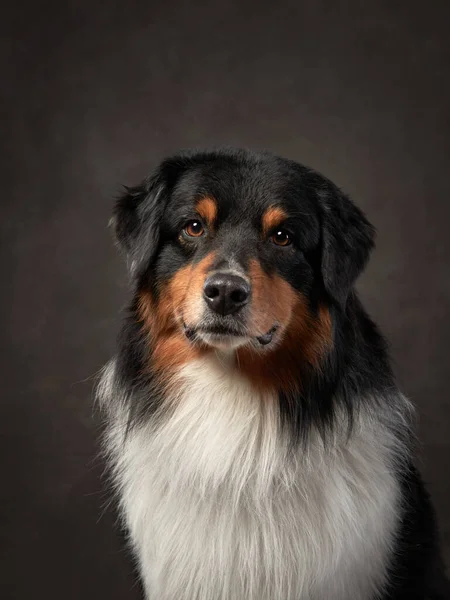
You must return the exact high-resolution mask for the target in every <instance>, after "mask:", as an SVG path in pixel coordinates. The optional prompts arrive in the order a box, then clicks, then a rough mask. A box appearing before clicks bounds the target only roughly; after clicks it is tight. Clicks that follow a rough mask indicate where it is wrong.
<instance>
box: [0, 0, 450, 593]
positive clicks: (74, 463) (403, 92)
mask: <svg viewBox="0 0 450 600" xmlns="http://www.w3.org/2000/svg"><path fill="white" fill-rule="evenodd" d="M7 4H8V5H7ZM449 11H450V7H449V5H448V2H438V1H435V2H428V3H423V2H418V1H414V0H409V1H407V0H404V1H403V2H392V1H391V0H385V1H384V2H383V1H374V2H361V1H358V0H350V1H346V2H336V1H335V0H310V1H302V0H295V1H292V2H290V1H287V0H278V1H269V0H268V1H263V0H259V1H258V0H253V1H249V0H240V1H231V2H227V1H225V0H222V1H220V2H217V1H215V0H201V1H197V0H191V1H190V2H188V1H185V2H182V1H181V0H178V1H166V2H162V1H161V2H152V1H149V0H147V1H145V2H144V1H140V2H139V1H128V2H117V1H114V0H109V1H108V2H106V1H105V2H97V1H95V0H91V1H90V2H83V1H79V2H75V1H73V0H71V1H68V2H62V1H54V2H49V1H45V0H42V1H40V2H31V1H23V2H18V1H16V2H9V3H4V5H3V7H2V16H1V27H2V29H3V32H2V36H1V40H2V41H1V44H2V48H1V52H0V61H1V62H2V63H4V64H3V65H2V66H3V68H2V71H1V73H2V77H1V100H2V107H1V112H0V114H1V131H0V137H1V139H2V141H5V142H6V145H5V146H4V147H3V149H2V152H1V163H0V165H1V170H2V176H1V196H2V213H1V220H0V227H1V244H2V247H3V252H2V261H1V273H2V282H3V285H2V286H1V289H2V293H1V294H0V299H1V302H2V309H1V317H2V319H3V320H4V324H3V326H2V333H4V342H5V345H4V350H3V354H2V362H1V367H2V373H1V391H2V394H1V396H2V399H1V408H0V410H1V412H0V433H1V437H0V444H1V446H0V468H1V481H2V483H1V486H0V495H1V496H0V500H1V505H0V507H1V510H0V516H1V519H2V521H3V523H2V525H1V529H0V531H1V534H0V536H1V540H2V541H1V550H2V557H1V561H0V596H1V597H2V598H4V599H5V600H6V599H16V598H17V599H19V600H22V599H23V600H25V599H28V598H45V599H46V600H61V599H62V598H64V599H65V600H72V599H74V600H75V599H76V600H79V599H83V600H94V599H95V600H99V599H100V598H105V599H106V598H107V599H108V600H119V599H120V600H125V599H137V598H138V597H139V588H138V586H137V585H136V583H135V577H134V575H133V571H132V565H131V562H130V561H129V559H128V558H127V554H126V553H125V551H124V549H123V546H122V543H121V540H120V538H119V536H118V534H117V532H116V531H115V530H114V519H115V516H114V511H112V510H111V509H110V508H108V506H107V497H106V496H105V495H104V494H103V493H102V491H101V489H102V487H101V486H102V484H101V481H100V477H101V473H102V468H103V467H102V463H101V460H98V459H96V453H97V452H98V447H97V445H96V437H97V433H98V430H97V427H98V426H96V425H94V422H93V420H92V416H91V411H92V398H91V388H92V375H93V374H95V373H96V372H97V370H98V369H99V368H100V366H101V365H102V363H104V362H105V361H106V360H107V358H108V357H109V356H110V355H111V353H112V350H113V346H114V337H115V334H116V331H117V319H116V315H117V313H118V310H119V308H120V307H121V306H122V305H123V303H124V300H125V298H126V289H125V270H124V266H123V264H122V262H121V259H120V258H119V256H118V255H117V253H116V251H115V249H114V247H113V244H112V241H111V239H110V236H109V233H108V231H107V229H106V225H107V222H108V218H109V214H110V210H111V205H112V199H113V197H114V196H115V195H116V194H117V192H118V190H119V186H120V184H122V183H125V184H133V183H135V182H137V181H138V180H139V179H140V178H142V177H143V176H145V175H146V174H147V173H148V171H149V170H150V169H151V168H152V167H153V166H154V165H155V163H156V161H158V160H159V159H160V158H161V157H162V156H163V155H164V154H166V153H167V152H171V151H173V150H176V149H178V148H180V147H188V146H204V145H212V144H214V145H217V144H223V143H226V144H237V145H246V146H251V147H259V148H261V147H262V148H267V149H271V150H273V151H275V152H277V153H280V154H283V155H285V156H288V157H291V158H294V159H298V160H300V161H302V162H305V163H306V164H308V165H310V166H313V167H315V168H316V169H318V170H320V171H323V172H324V173H325V174H327V175H328V176H329V177H331V178H332V179H333V180H335V181H336V183H338V184H339V185H340V186H341V187H343V188H344V189H345V190H346V191H347V192H348V193H349V194H350V195H351V196H352V197H353V198H354V199H355V200H356V201H357V203H359V205H360V206H361V207H362V208H363V209H364V210H365V211H366V212H367V214H368V216H369V217H370V219H371V220H372V221H373V222H374V224H375V225H376V226H377V228H378V230H379V236H378V247H377V250H376V252H375V254H374V255H373V258H372V261H371V263H370V266H369V268H368V269H367V272H366V274H365V275H364V276H363V277H362V279H361V282H360V289H361V293H362V295H363V297H364V299H365V301H366V304H367V306H368V308H369V309H370V312H371V313H372V315H373V316H374V317H375V318H376V320H377V321H378V322H379V323H380V325H381V326H382V328H383V330H384V332H385V333H386V334H387V336H388V337H389V339H390V341H391V343H392V354H393V356H394V359H395V368H396V373H397V375H398V378H399V381H400V383H401V386H402V387H403V389H404V391H405V392H406V394H408V395H409V396H410V397H411V398H412V399H413V400H414V402H415V403H416V404H417V406H418V409H419V416H420V438H421V441H422V443H423V473H424V475H425V478H426V480H427V481H428V483H429V488H430V490H431V492H432V495H433V498H434V501H435V504H436V507H437V509H438V514H439V519H440V524H441V528H442V537H443V543H444V546H445V552H446V559H447V561H449V560H450V502H449V498H450V477H449V471H450V469H449V456H450V441H449V428H450V403H449V395H448V387H449V382H448V377H449V370H450V369H449V351H448V348H449V342H450V325H449V322H450V319H449V316H450V315H449V295H450V274H449V271H450V269H449V263H450V260H449V259H450V232H449V225H450V219H449V217H450V206H449V202H450V200H449V192H450V182H449V173H448V171H449V169H448V163H449V158H450V120H449V114H450V113H449V108H450V83H449V79H450V73H449V71H450V67H449V65H450V42H449V36H448V23H449V17H450V15H449Z"/></svg>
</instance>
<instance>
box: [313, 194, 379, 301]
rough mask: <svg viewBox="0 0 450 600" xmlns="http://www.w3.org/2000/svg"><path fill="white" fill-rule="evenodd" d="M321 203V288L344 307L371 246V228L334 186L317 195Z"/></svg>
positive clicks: (361, 213) (372, 232)
mask: <svg viewBox="0 0 450 600" xmlns="http://www.w3.org/2000/svg"><path fill="white" fill-rule="evenodd" d="M319 200H320V204H321V206H322V259H321V269H322V277H323V282H324V285H325V289H326V291H327V292H328V294H329V296H330V297H331V298H332V299H333V300H334V302H335V303H336V304H337V305H338V306H340V307H341V308H342V309H344V308H345V304H346V301H347V297H348V294H349V292H350V290H351V288H352V286H353V284H354V283H355V280H356V278H357V277H358V275H359V274H360V273H361V271H362V270H363V269H364V267H365V265H366V263H367V261H368V258H369V254H370V251H371V250H372V248H373V246H374V240H375V228H374V227H373V226H372V225H371V224H370V223H369V221H368V220H367V219H366V217H365V216H364V213H363V212H362V211H361V210H360V209H359V208H357V207H356V206H355V205H354V204H353V202H352V201H351V200H350V199H349V198H348V197H347V196H346V195H345V194H343V193H342V192H341V191H340V190H339V189H338V188H336V187H335V186H330V187H329V188H328V189H327V190H326V191H325V190H322V191H321V192H320V194H319Z"/></svg>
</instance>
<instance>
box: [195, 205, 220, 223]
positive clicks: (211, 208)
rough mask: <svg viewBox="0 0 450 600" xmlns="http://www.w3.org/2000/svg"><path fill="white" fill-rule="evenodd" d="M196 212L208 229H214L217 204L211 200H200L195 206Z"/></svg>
mask: <svg viewBox="0 0 450 600" xmlns="http://www.w3.org/2000/svg"><path fill="white" fill-rule="evenodd" d="M195 208H196V210H197V212H198V214H199V215H200V216H201V218H202V219H203V220H204V221H205V222H206V224H207V225H208V227H210V228H211V229H214V224H215V222H216V218H217V204H216V201H215V200H213V199H212V198H202V199H201V200H200V201H199V202H198V203H197V205H196V207H195Z"/></svg>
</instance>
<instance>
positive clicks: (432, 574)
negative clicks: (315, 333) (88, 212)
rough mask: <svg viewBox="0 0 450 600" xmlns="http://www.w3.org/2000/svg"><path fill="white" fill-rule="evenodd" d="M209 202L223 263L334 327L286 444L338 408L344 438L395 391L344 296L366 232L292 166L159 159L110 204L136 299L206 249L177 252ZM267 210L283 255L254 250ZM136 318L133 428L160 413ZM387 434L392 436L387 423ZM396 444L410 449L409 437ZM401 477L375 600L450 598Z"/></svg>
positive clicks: (131, 361)
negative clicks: (293, 298)
mask: <svg viewBox="0 0 450 600" xmlns="http://www.w3.org/2000/svg"><path fill="white" fill-rule="evenodd" d="M206 194H207V195H211V196H213V197H214V198H216V199H217V200H218V205H219V214H218V219H219V222H221V223H223V227H222V229H221V234H220V235H219V236H218V237H217V238H216V239H215V240H214V244H216V247H217V248H218V249H219V250H220V252H219V255H220V256H227V253H228V252H229V250H230V249H231V248H232V249H233V252H235V253H236V254H237V255H238V256H239V260H240V262H241V264H243V265H245V264H246V263H247V261H248V260H249V256H250V254H251V252H253V253H255V252H256V253H257V254H258V258H259V260H260V263H261V265H262V266H263V268H264V269H266V270H267V271H268V272H271V271H276V272H277V273H278V274H280V275H281V276H282V277H283V278H285V279H286V280H287V281H288V282H289V283H290V284H291V285H292V286H293V287H294V288H295V289H296V290H299V291H301V292H302V293H303V294H304V295H305V296H306V297H307V298H308V300H309V303H310V308H311V311H313V312H314V311H315V310H317V309H318V306H319V303H320V302H321V303H324V302H325V303H326V305H327V306H328V308H329V311H330V314H331V316H332V323H333V340H334V344H333V348H332V350H331V351H330V352H329V353H328V354H327V356H325V357H324V359H323V363H322V364H321V365H320V368H319V369H318V368H317V367H316V368H313V367H312V366H311V365H308V364H305V365H299V377H301V380H302V383H303V386H302V390H303V391H302V394H301V395H300V394H297V395H289V394H285V393H284V394H282V393H280V413H281V418H282V420H283V422H284V424H285V426H286V427H287V428H289V430H290V431H291V433H292V440H293V443H297V441H298V440H303V442H304V443H307V435H308V431H309V429H310V428H311V426H315V427H318V428H319V429H320V430H322V431H323V432H324V433H326V431H327V430H329V429H330V428H331V427H332V425H333V417H334V415H335V412H336V410H337V408H338V407H337V405H336V403H337V402H339V408H340V409H343V410H345V412H346V414H347V415H348V423H349V429H350V428H351V424H352V416H353V414H354V412H355V411H357V410H358V408H359V406H358V403H359V402H362V401H368V400H361V399H363V398H371V399H372V400H371V401H372V402H375V400H373V398H382V399H386V398H388V397H390V396H392V394H390V392H392V391H393V390H394V391H395V390H396V384H395V381H394V376H393V373H392V371H391V368H390V364H389V358H388V355H387V349H386V343H385V341H384V339H383V337H382V336H381V334H380V333H379V331H378V329H377V327H376V325H375V324H374V323H373V322H372V320H371V319H370V318H369V317H368V315H367V314H366V312H365V311H364V309H363V307H362V306H361V304H360V302H359V300H358V297H357V295H356V293H355V291H354V289H353V284H354V282H355V280H356V278H357V277H358V275H359V274H360V273H361V271H362V270H363V268H364V266H365V264H366V262H367V260H368V257H369V254H370V251H371V249H372V247H373V245H374V229H373V227H372V226H371V225H370V224H369V222H368V221H367V219H366V218H365V216H364V215H363V213H362V212H361V211H360V210H359V209H358V208H356V207H355V206H354V205H353V203H352V202H351V201H350V200H349V199H348V198H347V196H345V195H344V194H343V193H342V192H341V191H340V190H339V189H338V188H337V187H336V186H335V185H334V184H333V183H331V182H330V181H329V180H327V179H326V178H324V177H322V176H321V175H319V174H318V173H316V172H315V171H312V170H311V169H308V168H306V167H304V166H301V165H299V164H297V163H295V162H292V161H289V160H285V159H281V158H278V157H274V156H272V155H270V154H266V153H252V152H249V151H244V150H232V149H226V150H218V151H212V152H187V153H184V154H180V155H178V156H175V157H173V158H169V159H167V160H165V161H164V162H163V163H162V164H161V166H160V167H159V169H158V170H157V171H156V172H155V173H154V174H153V175H152V176H151V177H150V178H148V179H146V180H145V181H144V182H143V183H142V184H141V185H139V186H137V187H134V188H129V189H127V190H126V192H125V194H124V195H123V196H122V197H121V198H120V200H119V201H118V203H117V205H116V209H115V213H114V217H113V224H114V229H115V234H116V238H117V241H118V243H119V245H120V247H121V248H122V249H123V250H124V252H125V253H126V254H127V257H128V260H129V265H130V271H131V276H132V281H133V286H134V289H135V290H137V289H140V288H141V287H146V286H147V287H148V286H150V287H151V289H152V292H153V294H154V295H155V296H157V295H158V293H159V284H160V283H161V282H162V281H163V280H164V279H166V278H169V277H171V276H172V275H173V274H174V273H175V272H176V271H177V270H179V269H180V268H181V267H182V266H183V265H184V264H186V263H187V261H199V260H201V258H202V257H203V256H205V255H206V253H207V252H208V251H209V250H210V247H209V246H207V245H206V244H207V242H205V243H204V244H205V245H204V246H202V245H201V244H200V245H198V246H197V247H196V249H195V252H194V251H192V250H188V249H186V248H182V247H180V244H179V243H178V241H177V236H178V233H179V231H180V229H181V228H182V227H183V225H184V223H185V222H186V220H188V219H189V218H190V217H191V215H192V208H193V205H194V202H195V201H196V200H197V199H199V198H201V197H202V196H204V195H206ZM273 203H278V204H281V205H282V206H286V207H287V209H288V212H289V214H290V215H292V216H291V217H290V220H289V222H288V226H289V227H290V228H291V229H292V231H293V232H295V246H294V248H292V249H290V250H288V251H287V252H284V253H283V252H279V251H274V250H273V248H271V247H269V246H267V245H266V246H261V245H259V241H258V235H257V227H258V223H260V220H261V216H262V214H263V212H264V210H265V209H266V208H267V207H268V206H270V205H271V204H273ZM193 252H194V253H193ZM136 314H137V307H136V305H135V304H134V303H132V304H131V306H130V308H129V315H128V317H127V319H126V321H125V324H124V328H123V331H122V334H121V337H120V339H119V353H118V376H119V383H120V384H121V387H122V388H123V389H129V390H130V389H132V391H133V404H132V406H131V407H130V426H131V427H132V426H133V425H134V424H136V423H139V422H141V421H142V420H146V419H148V418H149V417H150V415H152V414H154V413H155V411H156V409H158V407H159V406H160V405H161V402H162V397H161V394H160V392H159V391H158V385H157V383H156V382H155V381H153V380H152V375H151V374H149V373H148V372H147V371H146V369H145V365H146V364H147V363H148V346H147V343H146V339H145V336H146V335H147V334H145V333H144V332H143V330H142V327H141V325H140V324H139V323H138V320H137V318H136ZM144 373H146V374H145V375H144ZM149 391H150V392H149ZM380 402H383V403H384V404H383V406H380V410H382V411H384V412H386V414H387V415H389V410H395V408H396V407H395V406H392V408H390V407H389V406H387V400H380ZM386 426H387V427H390V426H391V424H390V423H389V418H388V416H387V422H386ZM394 433H395V435H397V436H400V437H402V441H403V442H404V444H405V445H407V446H411V447H412V439H411V434H410V433H409V429H408V428H407V427H405V428H400V429H399V430H397V431H395V432H394ZM411 454H412V452H411ZM398 478H399V480H400V481H401V485H402V492H403V506H402V511H403V512H402V516H401V528H400V531H399V533H398V536H397V540H396V546H395V548H394V549H393V552H392V557H391V568H390V580H389V585H388V589H387V591H386V594H385V595H384V596H383V598H382V599H380V600H403V599H405V600H406V599H408V600H426V599H428V600H444V599H445V598H450V593H449V589H448V584H447V583H446V580H445V577H444V569H443V566H442V562H441V559H440V556H439V550H438V542H437V539H438V535H437V529H436V524H435V517H434V513H433V509H432V506H431V503H430V501H429V498H428V496H427V494H426V492H425V490H424V487H423V484H422V480H421V478H420V475H419V473H418V471H417V470H416V468H415V467H414V461H413V458H411V459H410V461H408V463H407V465H406V466H405V464H402V465H401V466H400V465H399V466H398ZM274 600H275V599H274ZM277 600H282V599H277ZM324 600H325V599H324ZM330 600H331V599H330ZM349 600H358V599H349Z"/></svg>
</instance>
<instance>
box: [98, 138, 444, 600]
mask: <svg viewBox="0 0 450 600" xmlns="http://www.w3.org/2000/svg"><path fill="white" fill-rule="evenodd" d="M112 224H113V227H114V230H115V235H116V238H117V241H118V244H119V246H120V247H121V248H122V249H123V250H124V252H125V253H126V256H127V261H128V265H129V270H130V278H131V283H132V293H133V297H132V301H131V304H130V306H129V309H128V312H127V315H126V318H125V322H124V324H123V328H122V331H121V334H120V337H119V341H118V349H117V355H116V357H115V358H114V359H113V360H112V361H111V362H110V363H109V364H108V365H107V366H106V367H105V370H104V373H103V376H102V379H101V383H100V386H99V392H98V395H99V398H100V402H101V405H102V407H103V410H104V412H105V415H106V420H107V434H106V441H105V443H106V448H107V451H108V454H109V457H110V463H111V467H112V472H113V475H114V481H115V484H116V487H117V492H118V496H119V499H120V507H121V513H122V514H123V518H124V522H125V525H126V528H127V530H128V532H129V536H130V541H131V545H132V548H133V551H134V554H135V556H136V559H137V562H138V565H139V570H140V573H141V577H142V581H143V584H144V588H145V591H146V595H147V598H148V599H149V600H375V599H378V600H387V599H395V600H399V599H405V600H414V599H417V600H418V599H420V600H425V599H427V600H436V599H438V598H439V599H442V598H447V597H448V595H447V594H448V592H447V584H446V582H445V576H444V573H443V565H442V562H441V559H440V555H439V550H438V544H437V532H436V524H435V518H434V514H433V510H432V507H431V505H430V501H429V498H428V496H427V494H426V492H425V490H424V487H423V484H422V481H421V478H420V476H419V474H418V472H417V470H416V467H415V464H414V457H413V442H412V440H413V435H412V433H411V428H410V422H411V407H410V405H409V403H408V401H407V400H406V399H405V398H404V396H402V394H401V393H400V392H399V390H398V388H397V386H396V383H395V380H394V377H393V374H392V370H391V367H390V366H389V360H388V356H387V352H386V344H385V342H384V340H383V337H382V336H381V335H380V333H379V331H378V329H377V327H376V326H375V324H374V323H373V322H372V321H371V319H370V318H369V317H368V316H367V314H366V312H365V311H364V308H363V307H362V306H361V303H360V301H359V300H358V296H357V294H356V292H355V290H354V288H353V285H354V283H355V280H356V278H357V276H358V275H359V274H360V273H361V271H362V269H363V268H364V266H365V264H366V262H367V259H368V257H369V253H370V250H371V248H372V247H373V240H374V229H373V227H372V226H371V225H370V223H369V222H368V221H367V220H366V218H365V216H364V215H363V213H362V212H361V211H360V210H359V209H358V208H356V207H355V206H354V205H353V204H352V202H351V201H350V200H349V199H348V197H347V196H345V195H344V194H343V193H342V192H341V191H340V190H339V189H338V188H337V187H336V186H335V185H334V184H333V183H332V182H330V181H329V180H328V179H326V178H325V177H322V176H321V175H319V174H318V173H316V172H315V171H313V170H311V169H309V168H306V167H304V166H302V165H300V164H298V163H296V162H293V161H291V160H285V159H282V158H278V157H275V156H272V155H270V154H266V153H253V152H249V151H246V150H230V149H226V150H219V151H212V152H187V153H182V154H180V155H178V156H174V157H172V158H169V159H167V160H165V161H164V162H162V164H161V165H160V166H159V168H158V169H157V170H156V172H155V173H154V174H153V175H151V176H150V177H149V178H148V179H146V180H145V181H144V182H143V183H141V184H140V185H138V186H136V187H133V188H127V189H126V193H125V194H124V195H123V197H121V198H120V199H119V201H118V203H117V206H116V209H115V213H114V216H113V220H112Z"/></svg>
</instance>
